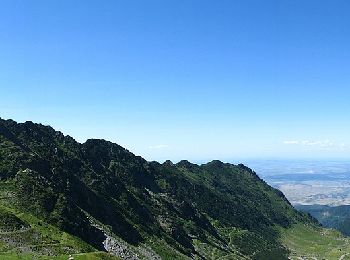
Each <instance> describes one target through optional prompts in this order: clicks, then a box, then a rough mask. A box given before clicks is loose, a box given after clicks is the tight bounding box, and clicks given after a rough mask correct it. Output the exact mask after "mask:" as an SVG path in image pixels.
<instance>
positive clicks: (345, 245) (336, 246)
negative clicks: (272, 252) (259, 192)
mask: <svg viewBox="0 0 350 260" xmlns="http://www.w3.org/2000/svg"><path fill="white" fill-rule="evenodd" d="M281 234H282V236H281V240H282V243H283V244H284V245H285V246H286V247H287V248H288V249H289V250H290V257H291V258H292V259H297V258H298V257H304V258H305V257H307V258H311V257H314V258H317V259H323V258H325V259H339V258H340V257H341V256H343V255H347V254H348V253H350V239H349V238H347V237H344V236H343V235H341V234H340V233H339V232H337V231H335V230H331V229H325V228H321V227H318V226H315V225H304V224H295V225H293V226H292V227H291V228H288V229H284V230H282V231H281ZM344 259H348V258H344Z"/></svg>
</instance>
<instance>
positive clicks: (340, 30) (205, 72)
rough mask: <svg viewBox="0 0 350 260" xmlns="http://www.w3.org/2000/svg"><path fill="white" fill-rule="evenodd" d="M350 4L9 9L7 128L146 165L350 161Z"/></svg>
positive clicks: (12, 4)
mask: <svg viewBox="0 0 350 260" xmlns="http://www.w3.org/2000/svg"><path fill="white" fill-rule="evenodd" d="M349 10H350V2H349V1H347V0H342V1H340V0H332V1H330V0H327V1H326V0H324V1H319V0H318V1H315V0H308V1H303V0H293V1H292V0H274V1H271V0H266V1H260V0H256V1H251V0H237V1H232V0H221V1H214V0H212V1H205V0H177V1H171V0H169V1H164V0H158V1H154V0H149V1H141V0H139V1H135V0H124V1H117V0H115V1H114V0H113V1H112V0H111V1H107V0H105V1H85V0H84V1H82V0H81V1H78V0H76V1H70V0H59V1H58V0H53V1H45V0H41V1H40V0H33V1H25V0H22V1H18V0H2V1H1V2H0V111H1V114H0V116H1V117H2V118H12V119H14V120H16V121H19V122H23V121H26V120H32V121H35V122H41V123H43V124H49V125H52V126H53V127H54V128H56V129H58V130H61V131H63V132H64V133H65V134H69V135H71V136H73V137H74V138H76V139H77V140H78V141H81V142H84V141H85V140H86V139H87V138H104V139H108V140H111V141H114V142H117V143H119V144H121V145H123V146H125V147H126V148H128V149H130V150H131V151H133V152H134V153H136V154H138V155H142V156H144V157H145V158H147V159H149V160H160V161H162V160H164V159H167V158H169V159H172V160H174V161H177V160H180V159H184V158H185V159H189V160H192V161H206V160H210V159H222V160H226V161H235V160H241V159H247V158H281V159H290V158H311V159H316V158H317V159H320V158H324V159H327V158H343V159H345V158H349V157H350V156H349V155H350V135H349V132H350V120H349V111H350V102H349V100H350V73H349V69H350V48H349V46H350V34H349V28H350V17H349V15H348V13H349Z"/></svg>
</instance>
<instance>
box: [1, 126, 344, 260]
mask: <svg viewBox="0 0 350 260" xmlns="http://www.w3.org/2000/svg"><path fill="white" fill-rule="evenodd" d="M298 232H299V233H300V232H302V233H303V234H308V235H307V236H305V238H303V239H304V240H300V239H299V238H296V237H295V233H298ZM324 232H326V231H324V230H323V229H322V228H321V227H320V226H319V224H318V223H317V221H316V220H315V219H314V218H312V217H311V216H309V215H307V214H304V213H300V212H298V211H297V210H295V209H294V208H293V206H292V205H291V204H290V203H289V202H288V200H287V199H286V198H285V197H284V195H283V194H282V193H281V192H280V191H279V190H277V189H275V188H272V187H270V186H269V185H267V184H266V183H265V182H264V181H263V180H262V179H260V178H259V177H258V176H257V175H256V173H255V172H254V171H253V170H251V169H249V168H248V167H246V166H245V165H242V164H239V165H232V164H228V163H223V162H220V161H215V160H214V161H212V162H209V163H207V164H203V165H196V164H192V163H190V162H188V161H185V160H184V161H180V162H179V163H176V164H174V163H172V162H170V161H166V162H165V163H163V164H160V163H158V162H148V161H146V160H144V159H143V158H141V157H140V156H135V155H134V154H132V153H131V152H129V151H128V150H126V149H125V148H123V147H121V146H119V145H117V144H114V143H111V142H108V141H105V140H97V139H90V140H87V141H86V142H85V143H83V144H81V143H78V142H76V141H75V140H74V139H73V138H72V137H70V136H65V135H63V134H62V133H60V132H58V131H55V130H54V129H53V128H51V127H49V126H44V125H41V124H35V123H33V122H25V123H16V122H15V121H13V120H3V119H0V257H2V258H4V257H9V259H10V258H11V257H13V256H14V255H16V256H21V257H22V258H24V259H25V258H28V259H31V258H33V257H35V258H40V257H42V258H57V259H66V257H67V256H68V255H70V254H71V255H73V257H76V258H77V259H78V258H79V259H114V258H115V259H119V258H126V259H190V258H192V259H287V257H288V256H299V255H301V254H303V255H307V254H310V255H315V254H319V252H321V251H322V250H321V251H320V250H314V249H309V248H305V247H303V245H305V244H307V243H313V242H314V241H315V240H317V239H318V238H319V239H321V240H320V241H325V245H324V246H323V247H322V249H324V252H325V253H324V254H332V256H334V257H338V256H342V255H343V254H345V253H346V252H347V250H348V251H349V252H350V249H349V248H350V246H349V241H348V240H347V239H346V238H343V237H341V236H340V235H339V234H336V233H327V235H326V236H325V235H324V234H323V233H324ZM301 235H302V234H301ZM322 239H323V240H322ZM325 239H328V240H325ZM330 241H331V242H332V241H338V242H339V241H342V242H341V243H337V245H336V247H334V245H332V243H331V242H330ZM320 243H321V242H320ZM322 243H323V242H322ZM327 246H328V247H330V246H331V248H328V247H327ZM328 249H329V250H328ZM334 259H335V258H334Z"/></svg>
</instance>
